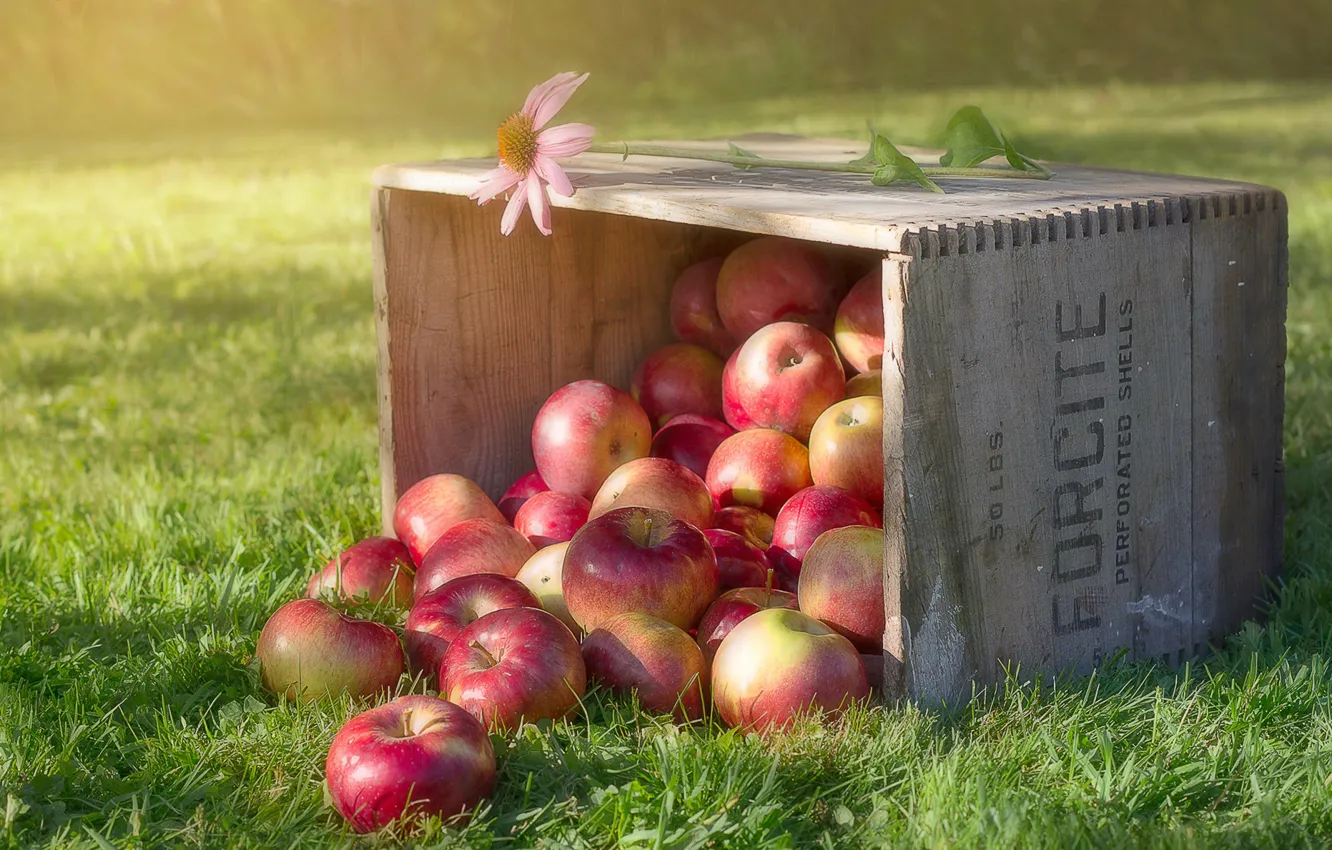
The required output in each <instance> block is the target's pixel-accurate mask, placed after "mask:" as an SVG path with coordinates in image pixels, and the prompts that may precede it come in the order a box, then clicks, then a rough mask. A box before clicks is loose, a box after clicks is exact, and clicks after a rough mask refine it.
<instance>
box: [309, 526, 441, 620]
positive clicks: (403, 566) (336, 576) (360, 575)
mask: <svg viewBox="0 0 1332 850" xmlns="http://www.w3.org/2000/svg"><path fill="white" fill-rule="evenodd" d="M415 574H416V573H415V570H414V565H413V563H412V553H411V552H408V551H407V547H406V546H404V545H402V544H401V543H400V542H398V541H397V540H394V539H393V538H392V537H367V538H366V539H364V540H361V541H359V542H357V543H353V544H352V545H351V546H348V547H347V548H346V549H344V550H342V552H340V553H339V554H338V556H337V557H335V558H334V559H333V560H331V561H329V562H328V563H327V564H326V565H325V566H324V568H323V569H322V570H320V571H319V572H317V573H315V574H314V575H312V576H310V581H309V583H307V584H306V586H305V595H306V596H309V597H310V598H311V599H325V598H327V599H336V600H339V601H342V602H348V603H351V604H354V605H364V604H370V605H381V604H382V605H388V606H391V607H394V608H407V607H409V606H410V605H411V604H412V579H413V577H414V576H415Z"/></svg>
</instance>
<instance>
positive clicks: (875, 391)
mask: <svg viewBox="0 0 1332 850" xmlns="http://www.w3.org/2000/svg"><path fill="white" fill-rule="evenodd" d="M858 396H878V397H879V398H883V373H882V372H880V371H879V370H878V369H873V370H871V371H869V372H861V373H860V374H859V375H852V376H851V377H849V378H847V379H846V397H847V398H848V399H851V398H856V397H858ZM838 403H839V404H840V403H841V402H838ZM836 406H837V405H836V404H834V405H833V407H836ZM831 409H832V408H828V410H831ZM827 412H828V411H827V410H825V411H824V413H827ZM820 415H822V414H820ZM818 426H819V423H818V422H817V421H816V422H815V423H814V427H815V428H817V427H818ZM810 438H811V439H813V432H811V437H810Z"/></svg>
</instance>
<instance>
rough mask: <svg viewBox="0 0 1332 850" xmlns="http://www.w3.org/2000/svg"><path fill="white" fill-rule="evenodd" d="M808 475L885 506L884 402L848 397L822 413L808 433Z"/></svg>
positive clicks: (819, 481)
mask: <svg viewBox="0 0 1332 850" xmlns="http://www.w3.org/2000/svg"><path fill="white" fill-rule="evenodd" d="M809 475H810V477H811V478H813V479H814V483H815V484H820V485H831V486H834V487H841V488H843V489H845V490H849V491H851V492H852V493H855V494H856V495H857V496H859V497H860V498H862V499H864V500H865V501H867V502H869V503H870V504H871V505H873V506H875V507H876V508H877V507H882V506H883V401H882V399H879V398H875V397H873V396H861V397H857V398H848V399H845V400H843V401H839V402H837V404H834V405H833V406H832V407H830V408H828V409H827V410H825V411H823V413H822V414H821V415H820V416H819V418H818V420H817V421H815V423H814V429H813V430H812V431H810V434H809Z"/></svg>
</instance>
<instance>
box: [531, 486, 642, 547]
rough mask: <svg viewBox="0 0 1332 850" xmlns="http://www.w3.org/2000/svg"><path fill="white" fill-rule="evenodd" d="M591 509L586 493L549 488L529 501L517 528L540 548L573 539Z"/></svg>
mask: <svg viewBox="0 0 1332 850" xmlns="http://www.w3.org/2000/svg"><path fill="white" fill-rule="evenodd" d="M621 468H623V467H621ZM591 509H592V503H591V502H589V501H588V500H587V499H584V498H583V497H582V496H576V495H574V494H573V493H561V492H559V491H558V490H547V491H546V492H544V493H537V494H536V495H535V496H533V497H532V498H530V499H528V500H527V502H526V504H524V505H523V506H522V507H521V508H520V509H519V510H518V515H517V516H515V517H514V518H513V527H514V528H515V529H517V530H518V531H519V532H520V533H521V534H523V535H525V536H526V537H527V539H528V540H530V541H532V545H533V546H535V547H537V548H538V549H540V548H542V547H543V546H549V545H550V544H552V543H564V542H565V541H567V540H569V539H570V538H572V537H573V536H574V532H575V531H577V530H578V529H580V528H582V527H583V523H585V522H587V513H588V511H590V510H591Z"/></svg>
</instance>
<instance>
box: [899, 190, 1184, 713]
mask: <svg viewBox="0 0 1332 850" xmlns="http://www.w3.org/2000/svg"><path fill="white" fill-rule="evenodd" d="M1164 220H1165V216H1164V215H1162V216H1160V221H1159V222H1157V223H1155V224H1153V223H1152V221H1153V219H1151V218H1150V217H1149V216H1148V214H1147V211H1146V210H1145V209H1144V210H1143V211H1142V212H1141V214H1135V211H1134V210H1132V209H1124V210H1115V209H1109V210H1106V211H1105V212H1104V215H1100V214H1095V215H1093V214H1088V215H1069V216H1062V215H1058V216H1048V217H1044V218H1040V219H1021V220H1015V221H1010V222H1003V223H999V224H998V225H996V226H994V227H993V228H992V229H991V228H985V229H983V230H982V231H981V232H979V233H973V234H969V235H967V236H965V238H961V239H959V240H957V244H959V245H967V246H968V250H967V251H966V252H959V251H958V250H957V249H956V247H955V246H954V245H953V240H952V239H944V240H940V239H938V238H937V236H936V235H934V234H932V233H927V234H924V235H923V236H922V238H921V239H920V240H919V241H916V242H913V243H912V246H911V247H912V249H913V254H914V255H915V257H916V259H915V261H914V262H913V263H912V265H911V268H910V271H909V273H908V283H907V309H906V321H905V326H906V329H905V343H904V357H905V370H906V377H905V398H906V404H905V413H904V419H903V423H904V433H905V448H904V454H905V459H906V480H907V491H908V496H907V525H908V537H907V545H908V566H907V572H908V573H909V576H908V578H907V579H906V581H905V587H906V591H905V592H904V594H903V601H902V606H903V614H904V617H905V620H906V623H907V631H908V633H909V634H910V635H911V638H912V642H911V648H910V650H909V652H908V667H909V671H910V672H909V674H908V676H909V678H910V679H911V680H912V688H911V689H912V692H913V694H915V695H916V696H918V697H920V698H922V699H923V700H926V701H939V700H956V699H961V698H965V696H966V690H965V689H966V688H968V687H969V686H970V683H971V682H972V681H973V680H976V681H980V682H982V683H985V682H993V681H996V680H1001V679H1002V678H1003V675H1004V668H1005V667H1006V666H1009V665H1020V667H1021V669H1022V671H1023V673H1024V675H1030V674H1032V673H1034V672H1036V671H1040V672H1051V671H1055V670H1065V669H1075V670H1076V669H1081V670H1085V669H1087V668H1089V667H1091V666H1092V665H1094V664H1096V663H1098V662H1099V661H1100V660H1101V659H1102V658H1104V657H1105V656H1106V654H1107V653H1109V652H1111V651H1112V650H1115V649H1118V648H1121V647H1127V648H1129V650H1130V651H1131V652H1132V653H1133V654H1134V655H1135V656H1136V655H1138V654H1153V653H1155V652H1156V651H1157V647H1160V646H1171V645H1174V646H1178V645H1183V644H1184V643H1187V639H1188V638H1187V636H1188V634H1189V632H1190V630H1191V616H1192V612H1191V608H1190V606H1189V605H1188V604H1187V603H1188V602H1189V601H1190V594H1189V592H1188V589H1189V588H1190V587H1191V570H1192V554H1191V540H1190V539H1189V536H1188V535H1187V534H1180V533H1178V529H1181V528H1187V527H1188V524H1189V511H1190V485H1191V479H1190V472H1189V466H1188V464H1189V458H1190V445H1189V440H1190V428H1189V426H1188V422H1189V416H1190V410H1189V403H1188V391H1187V388H1188V386H1189V380H1190V368H1191V359H1190V355H1189V345H1190V343H1189V337H1188V333H1187V328H1188V325H1189V316H1190V280H1189V278H1190V271H1191V269H1190V264H1189V241H1188V231H1187V228H1185V227H1182V226H1178V225H1176V226H1166V225H1165V224H1164ZM1135 224H1136V226H1135ZM1130 319H1131V321H1130ZM1125 367H1127V368H1128V369H1129V372H1127V373H1126V372H1121V368H1125ZM1126 374H1127V375H1128V382H1127V383H1121V378H1123V377H1124V376H1125V375H1126ZM1126 386H1129V387H1130V389H1128V390H1125V387H1126ZM1181 395H1182V397H1183V403H1182V404H1180V403H1178V402H1177V399H1178V398H1179V397H1180V396H1181ZM1121 443H1122V444H1123V445H1122V446H1121ZM1130 447H1131V448H1130ZM1172 530H1174V533H1170V532H1171V531H1172ZM922 577H923V578H925V580H924V581H922V580H921V578H922ZM1181 589H1183V590H1184V593H1183V594H1182V596H1180V595H1179V593H1178V591H1180V590H1181ZM1167 590H1170V591H1174V592H1175V593H1176V597H1178V599H1177V600H1176V601H1180V600H1182V602H1183V603H1184V604H1182V607H1176V608H1172V609H1171V618H1169V619H1168V620H1166V622H1164V623H1157V622H1155V621H1153V620H1151V618H1150V617H1148V616H1145V615H1144V611H1145V607H1144V606H1145V605H1147V604H1148V603H1145V602H1144V598H1145V596H1146V595H1151V596H1153V598H1156V597H1157V596H1159V595H1160V594H1162V593H1165V592H1166V591H1167ZM1172 598H1175V597H1172ZM949 622H953V623H955V624H956V633H951V632H949V631H948V630H947V629H944V630H943V631H939V630H938V629H939V625H940V624H941V623H943V624H945V625H946V624H947V623H949ZM922 634H925V635H929V636H932V637H931V639H930V640H927V641H924V642H922V640H921V635H922ZM938 635H944V636H946V637H947V638H948V640H950V641H951V642H952V644H953V646H954V647H958V646H965V647H966V651H965V652H964V653H962V654H961V657H964V658H966V659H968V664H969V665H970V666H969V667H967V668H965V669H963V668H957V667H956V665H955V663H954V662H955V659H956V658H957V657H959V654H958V653H956V652H954V651H952V650H949V651H945V652H941V650H940V649H939V639H938V637H937V636H938ZM941 662H946V665H953V667H954V669H952V672H951V673H950V674H949V675H948V676H945V677H943V678H942V679H941V680H940V682H939V683H938V684H937V689H933V688H932V687H924V686H923V685H927V684H930V683H929V682H928V681H926V680H923V679H922V678H921V673H920V671H929V672H928V674H927V675H928V676H937V675H938V672H937V671H938V670H940V668H941Z"/></svg>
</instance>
